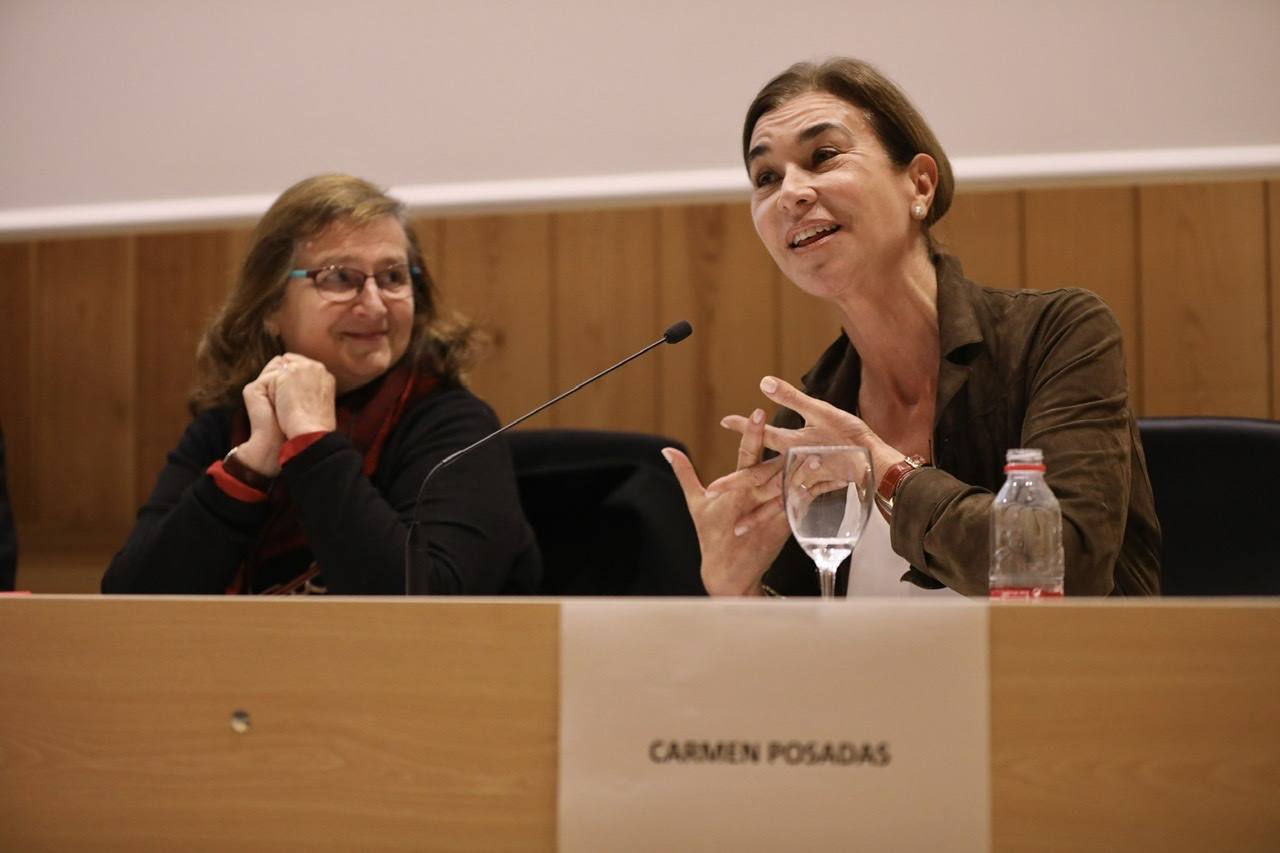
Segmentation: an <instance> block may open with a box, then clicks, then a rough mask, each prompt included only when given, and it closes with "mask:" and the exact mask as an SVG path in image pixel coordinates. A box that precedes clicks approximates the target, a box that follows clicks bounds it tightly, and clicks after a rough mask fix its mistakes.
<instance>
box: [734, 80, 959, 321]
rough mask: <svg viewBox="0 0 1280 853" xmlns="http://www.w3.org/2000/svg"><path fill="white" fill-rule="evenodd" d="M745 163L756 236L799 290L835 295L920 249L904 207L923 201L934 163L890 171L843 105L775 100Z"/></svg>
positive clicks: (823, 96) (815, 98) (816, 99)
mask: <svg viewBox="0 0 1280 853" xmlns="http://www.w3.org/2000/svg"><path fill="white" fill-rule="evenodd" d="M747 159H748V162H747V168H748V170H749V172H750V175H751V183H752V186H753V188H754V189H753V193H752V199H751V218H752V220H753V221H754V223H755V227H756V233H757V234H759V235H760V239H761V240H762V241H763V242H764V245H765V248H767V249H768V250H769V254H770V255H772V256H773V259H774V261H775V262H776V263H777V264H778V267H779V268H780V269H781V270H782V272H783V273H784V274H785V275H786V276H787V277H788V278H790V279H791V280H792V281H793V282H795V283H796V284H797V285H799V286H800V287H801V288H802V289H803V290H805V291H806V292H808V293H811V294H813V295H815V296H822V297H827V298H833V297H836V296H838V295H840V294H841V293H842V292H844V291H845V289H846V288H848V287H849V286H850V285H851V284H853V283H855V282H857V281H858V280H859V279H860V278H862V277H863V276H864V275H866V274H867V273H868V272H884V271H886V270H890V269H892V268H893V266H894V265H895V264H897V263H901V262H902V261H903V260H904V259H905V258H907V257H908V256H909V255H910V253H911V252H912V251H916V250H922V249H923V247H924V240H923V233H922V230H921V226H920V223H919V221H918V219H917V218H915V217H913V215H912V206H913V205H914V204H916V203H917V202H919V203H921V204H923V205H924V206H925V209H927V207H928V205H929V203H930V201H931V199H932V192H933V186H934V183H935V181H936V174H937V172H936V165H934V162H933V159H932V158H931V157H929V156H928V155H924V154H918V155H916V157H915V158H914V159H913V160H912V161H911V163H910V164H909V165H908V166H906V167H900V166H898V165H895V164H894V163H893V162H892V161H891V160H890V159H889V155H888V153H887V152H886V151H885V148H884V145H882V144H881V142H880V140H879V138H878V137H877V136H876V132H875V129H874V128H873V127H872V126H871V123H870V122H869V121H868V120H867V118H866V116H865V115H864V113H863V111H862V110H861V109H859V108H858V107H856V106H854V105H853V104H851V103H849V102H848V101H845V100H844V99H842V98H839V97H836V96H835V95H830V94H827V93H825V92H809V93H806V94H803V95H798V96H796V97H794V98H792V99H791V100H788V101H786V102H784V103H783V104H781V105H780V106H779V107H777V108H776V109H774V110H771V111H770V112H767V113H765V114H764V115H763V116H761V117H760V120H759V121H758V122H757V123H756V125H755V128H754V130H753V131H752V134H751V140H750V144H749V147H748V155H747ZM931 168H932V171H931Z"/></svg>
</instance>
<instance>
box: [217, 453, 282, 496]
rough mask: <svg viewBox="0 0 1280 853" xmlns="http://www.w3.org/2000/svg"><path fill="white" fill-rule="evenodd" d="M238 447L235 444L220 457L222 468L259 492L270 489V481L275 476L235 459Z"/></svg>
mask: <svg viewBox="0 0 1280 853" xmlns="http://www.w3.org/2000/svg"><path fill="white" fill-rule="evenodd" d="M239 449H240V445H238V444H237V445H236V446H235V447H233V448H231V449H230V450H228V451H227V455H226V456H224V457H222V470H224V471H226V472H227V473H228V474H230V475H231V476H232V477H235V478H236V479H237V480H239V481H240V482H242V483H244V484H245V485H246V486H248V487H249V488H251V489H257V490H258V491H260V492H269V491H271V483H272V481H273V480H274V479H275V478H274V477H268V476H267V475H266V474H260V473H258V472H257V471H255V470H253V469H252V468H250V467H249V466H248V465H246V464H244V463H243V462H241V461H240V460H239V459H237V458H236V451H237V450H239Z"/></svg>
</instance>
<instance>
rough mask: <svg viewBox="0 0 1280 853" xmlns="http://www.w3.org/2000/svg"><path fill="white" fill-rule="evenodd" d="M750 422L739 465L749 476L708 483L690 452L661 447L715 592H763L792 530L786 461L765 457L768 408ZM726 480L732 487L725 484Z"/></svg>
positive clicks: (704, 573) (704, 579)
mask: <svg viewBox="0 0 1280 853" xmlns="http://www.w3.org/2000/svg"><path fill="white" fill-rule="evenodd" d="M749 421H750V423H749V425H748V427H747V429H746V430H744V431H743V433H742V441H741V442H740V443H739V445H738V466H737V470H738V471H750V472H751V474H750V475H749V476H746V477H738V478H733V479H732V480H730V479H729V478H721V479H720V480H717V481H716V482H714V483H712V484H711V487H710V488H706V487H704V486H703V485H702V482H701V480H699V479H698V474H697V472H696V471H694V469H693V463H691V462H690V461H689V458H688V457H687V456H685V455H684V454H683V453H681V452H680V451H679V450H676V449H675V448H672V447H668V448H666V449H664V450H663V451H662V455H663V456H664V457H666V460H667V461H668V462H669V463H671V468H672V470H673V471H674V472H675V475H676V479H677V480H678V481H679V482H680V488H681V489H682V490H683V491H684V498H685V502H686V503H687V504H688V505H689V514H690V515H691V516H693V524H694V527H695V528H696V529H697V531H698V545H699V547H700V548H701V550H702V583H703V585H704V586H705V587H706V588H707V592H708V594H710V595H713V596H717V595H760V594H761V592H762V588H761V579H762V578H763V577H764V573H765V571H767V570H768V568H769V566H770V565H771V564H772V563H773V561H774V559H775V558H776V557H777V556H778V552H779V551H780V550H782V546H783V544H784V543H785V542H786V541H787V536H788V535H789V534H790V528H789V527H788V525H787V517H786V514H785V512H784V511H783V508H782V486H781V477H780V475H781V471H782V467H781V463H780V461H779V460H778V459H772V460H770V461H768V462H761V461H760V457H761V454H762V453H763V451H764V412H763V411H762V410H760V409H756V410H755V411H754V412H753V413H752V414H751V418H750V419H749ZM726 481H727V482H728V483H730V484H731V485H730V486H729V487H728V488H725V487H723V486H722V485H721V484H723V483H726Z"/></svg>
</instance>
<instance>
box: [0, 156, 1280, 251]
mask: <svg viewBox="0 0 1280 853" xmlns="http://www.w3.org/2000/svg"><path fill="white" fill-rule="evenodd" d="M952 165H953V167H954V169H955V174H956V179H957V181H958V182H959V183H960V184H961V186H963V187H967V188H976V189H995V188H1017V187H1050V186H1101V185H1111V184H1145V183H1167V182H1175V181H1178V182H1180V181H1202V180H1232V179H1248V178H1265V177H1271V176H1275V175H1277V174H1280V145H1247V146H1228V147H1211V148H1158V149H1148V150H1130V151H1091V152H1068V153H1061V154H1012V155H1000V156H983V157H957V158H955V159H954V160H953V161H952ZM279 189H283V187H280V188H279ZM747 189H748V188H747V182H746V177H745V174H744V172H743V171H742V170H741V169H738V168H723V169H721V168H717V169H695V170H687V171H667V172H637V173H631V174H617V175H592V176H574V177H562V178H526V179H520V180H509V181H474V182H467V183H436V184H415V185H405V186H397V187H393V188H392V190H393V192H394V194H395V195H396V196H397V197H398V198H400V199H403V200H404V201H405V202H406V203H407V204H408V205H409V206H410V208H411V209H412V210H413V211H414V213H415V214H416V215H424V216H449V215H460V214H482V213H509V212H516V211H555V210H573V209H581V208H597V209H598V208H602V207H624V206H635V205H646V204H688V203H711V202H721V201H738V200H742V199H745V198H746V196H747ZM274 198H275V195H274V194H252V195H230V196H211V197H205V198H175V199H157V200H153V201H136V202H119V203H108V204H78V205H59V206H52V207H31V208H14V209H9V210H2V209H0V239H17V238H32V237H42V236H47V235H72V234H84V235H88V234H111V233H121V232H137V231H171V230H179V229H191V228H202V227H209V226H234V225H243V224H248V223H250V222H252V221H253V220H255V219H256V218H257V217H259V216H261V215H262V213H263V212H264V211H265V210H266V209H267V207H268V205H270V204H271V202H272V200H273V199H274Z"/></svg>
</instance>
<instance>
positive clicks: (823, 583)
mask: <svg viewBox="0 0 1280 853" xmlns="http://www.w3.org/2000/svg"><path fill="white" fill-rule="evenodd" d="M818 585H819V586H820V587H821V588H822V597H823V598H835V597H836V566H824V565H822V564H821V563H819V564H818Z"/></svg>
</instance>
